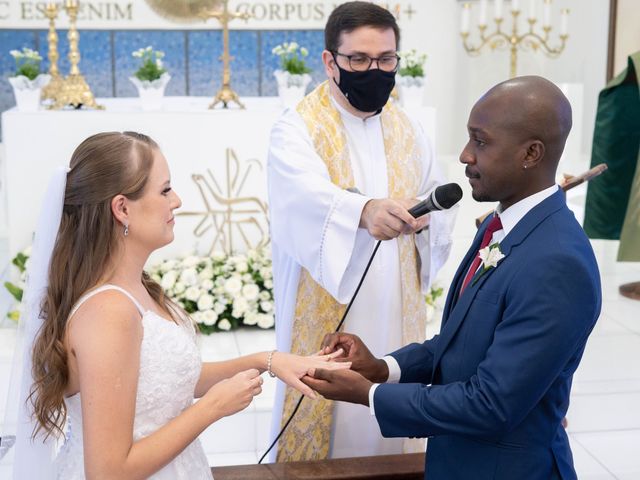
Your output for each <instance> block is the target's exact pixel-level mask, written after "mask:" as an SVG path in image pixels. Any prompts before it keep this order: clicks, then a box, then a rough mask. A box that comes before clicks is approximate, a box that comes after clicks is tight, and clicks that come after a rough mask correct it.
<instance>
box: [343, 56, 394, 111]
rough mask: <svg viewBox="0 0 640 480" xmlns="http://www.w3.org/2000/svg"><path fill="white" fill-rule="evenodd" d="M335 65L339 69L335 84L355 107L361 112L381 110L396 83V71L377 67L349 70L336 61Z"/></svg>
mask: <svg viewBox="0 0 640 480" xmlns="http://www.w3.org/2000/svg"><path fill="white" fill-rule="evenodd" d="M336 66H337V67H338V70H339V71H340V83H338V82H336V85H338V88H340V91H341V92H342V93H343V94H344V96H345V97H346V98H347V100H348V101H349V103H350V104H351V105H352V106H353V107H354V108H355V109H357V110H360V111H361V112H379V111H380V110H382V107H384V106H385V105H386V103H387V101H388V100H389V95H391V90H393V87H394V86H395V84H396V72H385V71H384V70H380V69H378V68H376V69H374V70H366V71H364V72H350V71H348V70H345V69H343V68H341V67H340V65H338V64H337V63H336ZM333 81H334V82H335V81H336V79H335V78H334V79H333Z"/></svg>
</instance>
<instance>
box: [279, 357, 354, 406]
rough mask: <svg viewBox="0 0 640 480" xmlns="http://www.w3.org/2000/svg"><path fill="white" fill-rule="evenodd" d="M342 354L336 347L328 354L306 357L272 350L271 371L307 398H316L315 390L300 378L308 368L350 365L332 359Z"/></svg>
mask: <svg viewBox="0 0 640 480" xmlns="http://www.w3.org/2000/svg"><path fill="white" fill-rule="evenodd" d="M342 354H343V352H342V349H338V350H336V351H335V352H333V353H329V354H326V355H325V354H322V355H321V354H319V353H317V354H315V355H309V356H306V357H303V356H300V355H293V354H291V353H285V352H274V353H273V356H272V357H271V371H272V372H273V373H274V374H275V375H276V376H277V377H278V378H279V379H280V380H282V381H283V382H284V383H286V384H287V385H289V386H290V387H292V388H295V389H296V390H298V391H299V392H300V393H302V394H304V395H306V396H307V397H309V398H317V396H316V394H315V392H314V391H313V390H311V388H309V387H308V386H307V385H305V384H304V383H302V382H301V381H300V379H301V378H302V377H304V376H305V375H306V374H307V372H308V371H309V369H312V368H321V369H323V370H343V369H348V368H350V367H351V362H334V361H333V359H334V358H337V357H339V356H341V355H342Z"/></svg>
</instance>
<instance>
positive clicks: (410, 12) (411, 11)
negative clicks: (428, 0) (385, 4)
mask: <svg viewBox="0 0 640 480" xmlns="http://www.w3.org/2000/svg"><path fill="white" fill-rule="evenodd" d="M402 13H404V14H405V15H406V16H407V20H411V17H413V15H414V14H416V13H418V12H416V11H415V10H414V9H413V7H412V6H411V4H409V5H407V8H406V9H405V10H404V11H403V12H402Z"/></svg>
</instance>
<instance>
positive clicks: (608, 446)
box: [0, 158, 640, 480]
mask: <svg viewBox="0 0 640 480" xmlns="http://www.w3.org/2000/svg"><path fill="white" fill-rule="evenodd" d="M444 160H445V161H446V163H445V165H447V166H448V167H449V168H446V170H447V171H448V173H449V178H450V179H452V180H454V181H458V182H459V183H460V184H461V185H462V186H463V189H464V190H465V198H464V200H463V203H462V206H461V208H460V212H459V216H458V222H457V226H456V230H455V232H454V242H455V243H454V247H453V251H452V254H451V258H450V261H449V262H448V263H447V265H446V266H445V268H444V269H443V271H442V272H441V274H440V280H439V283H440V284H441V285H443V286H445V287H446V286H447V283H448V281H449V280H450V279H451V276H452V275H453V271H454V270H455V267H456V265H457V262H458V261H459V260H460V259H461V257H462V256H463V254H464V253H465V251H466V249H467V247H468V245H469V242H470V240H471V237H472V235H473V233H474V226H473V219H474V218H475V217H476V216H478V215H479V214H481V213H483V212H485V211H486V210H487V206H486V205H478V204H476V203H475V202H473V201H471V200H470V195H469V192H468V187H467V182H466V180H465V179H464V177H463V176H462V169H461V168H460V167H459V165H458V164H457V162H456V159H455V158H445V159H444ZM568 201H569V204H570V206H571V207H572V208H573V209H574V211H575V212H576V216H578V218H580V217H581V215H582V211H583V203H584V188H583V189H582V190H579V189H576V191H574V192H571V194H570V195H569V196H568ZM593 246H594V250H595V252H596V255H597V258H598V262H599V266H600V270H601V275H602V287H603V298H604V302H603V310H602V315H601V318H600V319H599V321H598V324H597V325H596V328H595V330H594V332H593V333H592V335H591V337H590V339H589V342H588V344H587V348H586V351H585V354H584V357H583V359H582V363H581V365H580V368H579V369H578V371H577V372H576V375H575V378H574V384H573V390H572V396H571V407H570V409H569V412H568V414H567V418H568V422H569V426H568V431H569V434H570V439H571V445H572V449H573V454H574V461H575V465H576V470H577V472H578V478H580V479H584V480H605V479H607V480H610V479H619V480H631V479H640V450H638V446H639V445H640V407H639V405H640V302H638V301H632V300H628V299H625V298H623V297H621V296H620V295H619V294H618V286H619V285H620V284H622V283H625V282H630V281H638V280H640V264H637V263H636V264H633V263H626V264H625V263H618V262H616V261H615V257H616V253H617V242H611V241H609V242H606V241H594V242H593ZM437 329H438V325H437V321H436V322H434V323H432V324H430V325H429V332H428V333H429V335H432V334H433V333H435V332H437ZM4 333H7V332H6V331H5V332H3V331H2V329H0V357H1V358H0V359H2V358H4V359H6V358H7V357H8V352H7V348H8V347H9V346H10V345H9V344H10V343H11V342H10V341H11V337H12V336H11V335H4ZM3 345H4V347H3ZM274 345H275V339H274V334H273V332H271V331H251V332H249V331H239V332H236V333H225V334H216V335H213V336H210V337H208V338H206V339H203V341H202V345H201V348H202V354H203V357H204V359H205V360H222V359H225V358H231V357H235V356H238V355H241V354H246V353H251V352H255V351H260V350H268V349H271V348H274ZM265 377H266V376H265ZM274 391H275V382H274V381H273V380H271V379H270V378H268V377H267V378H265V388H264V393H263V394H262V395H261V396H260V397H258V399H256V400H255V401H254V403H253V404H252V405H251V406H250V407H249V408H248V409H247V410H245V411H244V412H241V413H240V414H237V415H234V416H233V417H229V418H225V419H223V420H221V421H220V422H217V423H216V424H214V425H212V426H211V427H210V428H209V429H207V430H206V431H205V433H203V435H202V437H201V439H202V442H203V445H204V447H205V451H206V452H207V456H208V458H209V462H210V463H211V465H217V466H220V465H232V464H250V463H255V462H256V461H257V459H258V458H259V457H260V455H261V454H262V453H263V452H264V449H265V448H266V446H267V445H268V444H269V443H270V433H269V427H270V425H269V423H270V410H271V405H272V401H273V396H274ZM2 394H3V392H2V389H0V395H2ZM5 394H6V393H5ZM0 405H2V406H4V398H1V399H0ZM0 418H1V417H0ZM0 477H2V470H1V469H0Z"/></svg>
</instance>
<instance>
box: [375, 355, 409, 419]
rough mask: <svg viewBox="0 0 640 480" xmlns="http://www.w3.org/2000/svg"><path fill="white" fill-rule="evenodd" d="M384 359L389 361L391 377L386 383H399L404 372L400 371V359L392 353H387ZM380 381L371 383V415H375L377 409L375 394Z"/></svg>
mask: <svg viewBox="0 0 640 480" xmlns="http://www.w3.org/2000/svg"><path fill="white" fill-rule="evenodd" d="M382 359H383V360H384V361H385V362H387V367H388V368H389V377H388V378H387V381H386V382H385V383H398V382H399V381H400V375H401V374H402V372H401V371H400V365H398V361H397V360H396V359H395V358H393V357H392V356H391V355H387V356H386V357H382ZM378 385H380V384H379V383H374V384H373V385H371V388H370V389H369V410H370V411H371V415H373V416H374V417H375V415H376V409H375V407H374V405H373V394H374V393H375V391H376V388H378Z"/></svg>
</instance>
